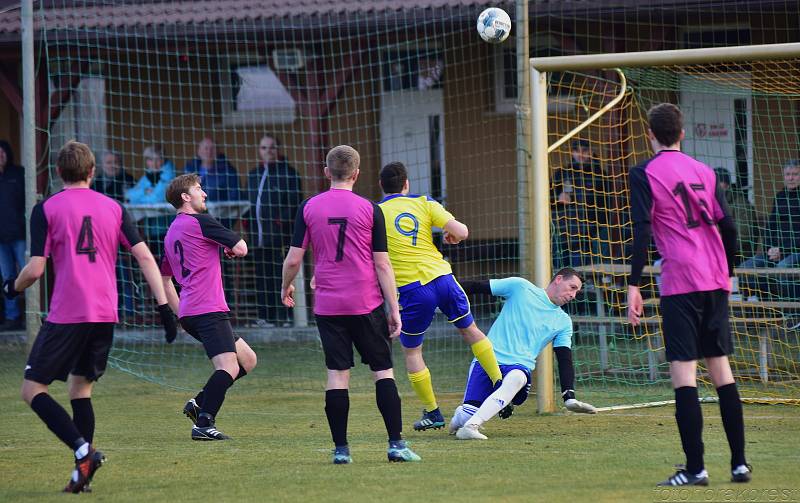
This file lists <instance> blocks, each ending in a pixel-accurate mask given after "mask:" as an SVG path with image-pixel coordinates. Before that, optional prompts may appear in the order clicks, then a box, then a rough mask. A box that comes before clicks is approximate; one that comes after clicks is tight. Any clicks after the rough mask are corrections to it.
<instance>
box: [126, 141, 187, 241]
mask: <svg viewBox="0 0 800 503" xmlns="http://www.w3.org/2000/svg"><path fill="white" fill-rule="evenodd" d="M144 160H145V163H146V164H147V169H146V170H145V172H144V175H142V178H140V179H139V181H138V182H137V183H136V185H135V186H134V187H133V188H132V189H131V190H129V191H128V192H127V193H126V194H125V197H126V199H127V200H128V202H130V203H131V204H161V203H164V202H165V201H166V199H165V197H166V193H167V186H168V185H169V182H171V181H172V179H173V178H175V165H174V164H173V163H172V161H170V160H167V159H165V158H164V150H163V149H162V148H161V146H159V145H151V146H149V147H147V148H145V149H144ZM173 218H174V215H163V216H156V217H147V218H145V219H144V220H142V225H143V226H144V239H145V242H147V245H148V246H149V247H150V249H151V250H154V253H158V250H159V247H160V246H161V242H162V241H163V238H164V234H166V233H167V229H168V228H169V224H170V222H172V219H173Z"/></svg>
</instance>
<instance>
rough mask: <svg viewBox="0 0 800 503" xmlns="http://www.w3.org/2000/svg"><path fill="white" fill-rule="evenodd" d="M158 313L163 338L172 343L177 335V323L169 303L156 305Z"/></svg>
mask: <svg viewBox="0 0 800 503" xmlns="http://www.w3.org/2000/svg"><path fill="white" fill-rule="evenodd" d="M158 314H159V315H161V324H162V325H164V338H165V339H166V340H167V344H172V342H173V341H174V340H175V337H177V336H178V323H177V321H176V320H175V315H174V314H172V309H170V308H169V304H161V305H160V306H158Z"/></svg>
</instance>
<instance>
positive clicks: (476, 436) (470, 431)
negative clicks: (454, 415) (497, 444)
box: [456, 424, 489, 440]
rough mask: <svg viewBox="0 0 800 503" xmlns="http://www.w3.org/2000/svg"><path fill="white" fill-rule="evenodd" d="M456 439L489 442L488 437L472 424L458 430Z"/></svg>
mask: <svg viewBox="0 0 800 503" xmlns="http://www.w3.org/2000/svg"><path fill="white" fill-rule="evenodd" d="M456 438H457V439H459V440H489V437H487V436H486V435H484V434H483V433H481V432H480V431H479V430H478V426H477V425H474V424H466V425H464V426H462V427H461V428H459V429H458V431H457V432H456Z"/></svg>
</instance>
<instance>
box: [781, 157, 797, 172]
mask: <svg viewBox="0 0 800 503" xmlns="http://www.w3.org/2000/svg"><path fill="white" fill-rule="evenodd" d="M792 168H800V159H789V160H788V161H786V164H784V165H783V169H784V170H787V169H792Z"/></svg>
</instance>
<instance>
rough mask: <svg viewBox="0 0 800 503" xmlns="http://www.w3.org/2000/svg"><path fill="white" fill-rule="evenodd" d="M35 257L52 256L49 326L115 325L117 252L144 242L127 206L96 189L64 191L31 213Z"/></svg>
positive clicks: (32, 251) (32, 244)
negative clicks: (73, 324) (58, 324)
mask: <svg viewBox="0 0 800 503" xmlns="http://www.w3.org/2000/svg"><path fill="white" fill-rule="evenodd" d="M30 225H31V256H32V257H51V258H52V259H53V270H54V272H55V284H54V285H53V297H52V299H50V312H49V313H48V315H47V321H49V322H50V323H115V322H117V321H118V317H117V276H116V264H117V252H118V250H119V246H120V244H121V245H123V246H125V247H126V248H130V247H132V246H134V245H136V244H138V243H139V242H141V240H142V239H141V238H140V237H139V233H138V231H137V230H136V226H135V225H134V223H133V221H132V220H131V218H130V217H129V216H128V213H127V212H126V211H125V208H123V206H122V205H121V204H120V203H119V202H117V201H115V200H113V199H111V198H109V197H106V196H104V195H103V194H100V193H98V192H95V191H93V190H91V189H83V188H76V189H65V190H62V191H61V192H57V193H55V194H53V195H52V196H50V197H49V198H47V199H45V200H44V201H42V202H41V203H39V204H37V205H36V206H35V207H34V208H33V212H32V213H31V224H30Z"/></svg>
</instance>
